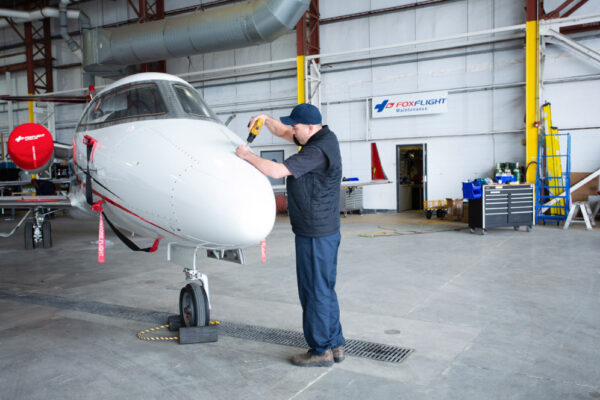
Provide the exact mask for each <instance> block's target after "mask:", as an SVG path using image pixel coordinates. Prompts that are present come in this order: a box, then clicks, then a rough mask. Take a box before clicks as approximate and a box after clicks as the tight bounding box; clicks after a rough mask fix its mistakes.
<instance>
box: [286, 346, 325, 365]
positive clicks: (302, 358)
mask: <svg viewBox="0 0 600 400" xmlns="http://www.w3.org/2000/svg"><path fill="white" fill-rule="evenodd" d="M291 361H292V364H294V365H297V366H298V367H331V366H332V365H333V352H332V351H331V350H327V351H326V352H324V353H323V354H319V355H315V354H313V349H310V350H308V351H307V352H306V353H302V354H297V355H295V356H293V357H292V359H291Z"/></svg>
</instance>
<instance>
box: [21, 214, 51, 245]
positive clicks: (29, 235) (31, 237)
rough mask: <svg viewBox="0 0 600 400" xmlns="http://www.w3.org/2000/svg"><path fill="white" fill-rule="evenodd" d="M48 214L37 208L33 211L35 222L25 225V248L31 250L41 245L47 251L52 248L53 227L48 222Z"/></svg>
mask: <svg viewBox="0 0 600 400" xmlns="http://www.w3.org/2000/svg"><path fill="white" fill-rule="evenodd" d="M47 215H48V213H44V212H43V209H41V208H36V209H35V210H34V211H33V220H32V221H28V222H26V223H25V229H24V231H25V248H26V249H28V250H31V249H33V248H35V246H36V245H39V244H40V243H41V244H42V246H43V247H44V248H45V249H49V248H51V247H52V226H51V224H50V221H46V216H47Z"/></svg>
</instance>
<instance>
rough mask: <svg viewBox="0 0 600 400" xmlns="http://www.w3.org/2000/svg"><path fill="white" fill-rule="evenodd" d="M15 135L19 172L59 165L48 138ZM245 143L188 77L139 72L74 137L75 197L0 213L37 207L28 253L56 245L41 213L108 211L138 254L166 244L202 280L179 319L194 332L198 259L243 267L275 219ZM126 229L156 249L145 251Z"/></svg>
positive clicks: (202, 290)
mask: <svg viewBox="0 0 600 400" xmlns="http://www.w3.org/2000/svg"><path fill="white" fill-rule="evenodd" d="M13 135H14V133H13ZM13 135H11V138H9V143H8V145H9V154H10V153H11V145H13V146H12V147H14V146H15V145H14V143H18V145H17V146H18V148H12V153H13V154H11V158H12V159H13V161H14V162H15V163H17V166H19V167H20V168H24V169H27V170H29V171H30V172H33V171H37V170H41V169H43V168H45V167H46V166H47V165H48V164H49V163H50V162H51V160H52V159H53V157H52V154H50V155H49V156H48V157H47V158H48V161H46V154H45V153H44V154H41V153H40V152H42V150H43V149H46V148H47V146H44V143H43V142H44V141H46V142H47V140H48V138H47V137H46V136H45V132H43V131H38V132H29V134H21V135H20V136H18V135H17V136H14V137H13ZM48 135H49V133H48ZM11 139H12V141H13V142H11ZM244 143H245V142H244V141H243V140H242V139H241V138H240V137H239V136H237V135H236V134H235V133H233V132H232V131H231V130H229V129H228V128H227V127H226V126H225V125H224V124H223V123H221V122H220V121H219V119H218V118H217V117H216V115H215V114H214V113H213V112H212V111H211V110H210V109H209V108H208V107H207V105H206V104H205V103H204V101H203V100H202V98H201V96H200V94H199V93H198V92H197V91H196V90H195V89H194V88H193V87H192V86H191V85H190V84H188V83H187V82H185V81H184V80H182V79H180V78H177V77H175V76H172V75H167V74H159V73H142V74H136V75H132V76H129V77H127V78H124V79H121V80H119V81H117V82H115V83H113V84H111V85H110V86H108V87H106V88H105V89H103V90H102V91H101V92H100V93H99V94H98V95H97V96H96V97H94V98H93V100H92V101H91V102H90V103H89V104H88V105H87V106H86V107H85V109H84V112H83V115H82V117H81V120H80V121H79V124H78V125H77V128H76V133H75V136H74V138H73V162H74V169H75V173H76V182H74V183H75V185H74V187H73V190H72V191H71V193H69V195H67V196H36V197H25V196H23V197H12V198H1V199H0V207H2V208H7V207H9V208H10V207H23V208H27V207H29V208H31V209H33V210H37V211H36V215H35V218H34V221H33V222H27V223H26V225H25V243H26V247H28V248H33V247H34V246H35V243H36V242H42V243H43V244H44V247H50V246H51V240H50V225H49V221H45V220H44V217H43V213H41V212H39V210H40V206H43V207H46V208H61V207H62V208H64V207H68V206H70V207H78V208H81V209H84V210H86V211H88V212H94V211H90V209H91V208H92V207H93V209H94V210H96V211H98V210H101V209H102V210H103V214H104V217H105V220H106V221H107V222H108V224H109V225H111V227H114V230H115V233H116V234H117V236H119V238H121V239H122V240H123V241H124V242H125V244H127V245H128V246H129V247H131V248H132V249H135V250H145V251H152V250H153V249H156V246H157V245H158V243H159V242H160V243H161V244H163V245H165V244H166V245H167V246H168V252H167V253H168V259H169V260H170V261H172V262H175V263H177V264H180V265H183V266H184V267H186V269H185V270H184V272H185V273H186V278H187V279H189V280H194V281H197V282H198V283H191V284H188V285H186V286H185V287H184V288H183V289H182V291H181V295H180V300H179V307H180V314H181V316H182V318H183V319H184V322H185V324H186V325H187V326H204V325H207V324H208V322H209V306H210V301H209V297H208V279H207V277H206V275H204V274H202V273H200V272H199V271H198V270H197V269H196V266H197V265H196V263H197V260H198V259H199V255H200V254H199V253H200V252H204V251H207V252H208V255H209V256H210V257H214V258H218V259H223V260H227V261H234V262H238V263H242V262H243V253H242V248H244V247H247V246H249V245H253V244H257V243H259V242H260V241H261V240H262V239H264V238H265V237H266V236H267V235H268V234H269V232H270V231H271V229H272V227H273V224H274V221H275V199H274V195H273V190H272V188H271V185H270V183H269V181H268V180H267V178H266V177H265V176H264V175H263V174H261V173H260V172H259V171H258V170H257V169H256V168H254V167H253V166H252V165H250V164H249V163H247V162H246V161H244V160H242V159H240V158H238V157H237V156H236V154H235V149H236V147H237V146H239V145H241V144H244ZM52 151H53V150H51V152H52ZM46 152H47V151H46ZM17 153H18V154H17ZM19 162H20V164H21V165H20V164H19ZM42 164H43V165H42ZM31 212H32V211H31V210H30V211H29V212H28V213H27V214H26V216H25V217H23V219H22V220H21V221H20V222H19V223H18V224H17V226H15V229H13V231H12V233H14V231H15V230H16V229H17V228H18V227H19V226H20V225H21V224H22V223H23V222H24V221H25V219H26V218H27V217H28V215H29V214H30V213H31ZM121 230H125V231H128V232H131V233H134V234H135V235H140V236H145V237H150V238H153V239H155V243H154V245H153V246H152V247H151V248H146V249H139V247H137V245H136V244H135V243H133V241H132V240H131V236H129V235H126V234H124V233H123V232H121ZM12 233H11V234H12ZM4 236H7V235H6V234H5V235H4ZM136 240H137V239H136ZM101 241H102V240H100V242H101ZM190 267H191V268H190Z"/></svg>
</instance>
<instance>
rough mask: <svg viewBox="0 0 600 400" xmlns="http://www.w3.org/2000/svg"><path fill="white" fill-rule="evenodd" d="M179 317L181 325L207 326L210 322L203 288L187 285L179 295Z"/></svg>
mask: <svg viewBox="0 0 600 400" xmlns="http://www.w3.org/2000/svg"><path fill="white" fill-rule="evenodd" d="M179 315H180V317H181V321H182V323H183V325H185V326H186V327H192V326H207V325H208V323H209V321H210V309H209V304H208V296H207V294H206V290H204V287H203V286H201V285H199V284H197V283H188V284H187V285H185V286H184V287H183V288H182V289H181V292H180V293H179Z"/></svg>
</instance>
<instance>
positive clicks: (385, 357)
mask: <svg viewBox="0 0 600 400" xmlns="http://www.w3.org/2000/svg"><path fill="white" fill-rule="evenodd" d="M219 334H222V335H225V336H230V337H235V338H239V339H247V340H254V341H257V342H265V343H272V344H280V345H284V346H293V347H300V348H306V347H308V345H307V344H306V341H305V340H304V336H303V335H302V333H300V332H295V331H289V330H285V329H276V328H265V327H262V326H255V325H243V324H236V323H232V322H221V323H220V325H219ZM413 351H414V350H413V349H407V348H404V347H397V346H390V345H385V344H380V343H373V342H366V341H363V340H356V339H349V340H346V345H345V346H344V352H345V353H346V355H349V356H356V357H364V358H370V359H373V360H378V361H387V362H394V363H399V362H402V361H404V359H405V358H406V357H408V355H409V354H410V353H412V352H413Z"/></svg>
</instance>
